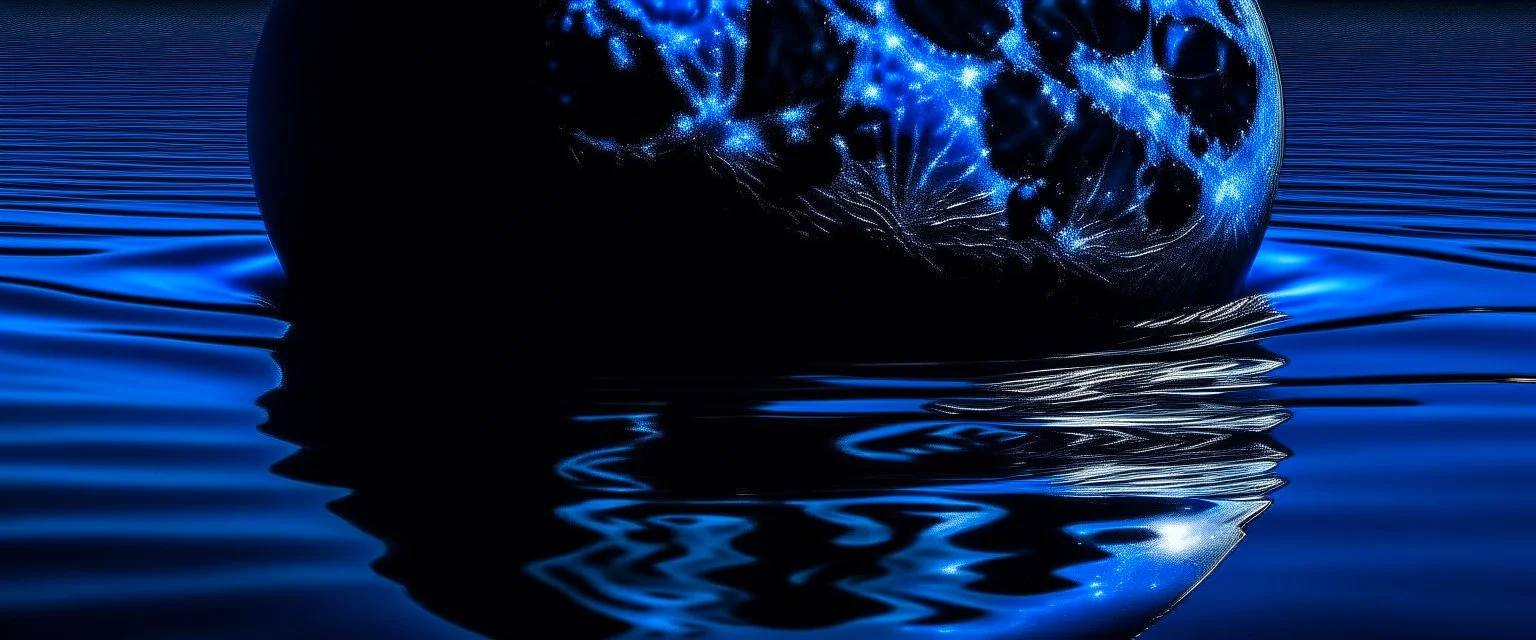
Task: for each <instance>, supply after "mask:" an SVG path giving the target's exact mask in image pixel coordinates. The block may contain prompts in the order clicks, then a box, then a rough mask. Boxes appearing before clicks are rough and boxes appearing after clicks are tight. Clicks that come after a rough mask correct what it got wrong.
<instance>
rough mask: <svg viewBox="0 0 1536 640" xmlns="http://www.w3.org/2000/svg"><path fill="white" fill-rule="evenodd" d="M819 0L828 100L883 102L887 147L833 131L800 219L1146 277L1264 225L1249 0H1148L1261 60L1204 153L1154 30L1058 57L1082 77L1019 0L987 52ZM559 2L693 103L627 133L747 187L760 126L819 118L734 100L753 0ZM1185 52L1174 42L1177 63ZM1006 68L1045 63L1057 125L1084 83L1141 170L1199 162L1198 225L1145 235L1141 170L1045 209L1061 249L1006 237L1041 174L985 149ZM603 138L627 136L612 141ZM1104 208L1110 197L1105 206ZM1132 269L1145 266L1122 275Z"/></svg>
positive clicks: (1271, 104) (921, 244)
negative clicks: (844, 64)
mask: <svg viewBox="0 0 1536 640" xmlns="http://www.w3.org/2000/svg"><path fill="white" fill-rule="evenodd" d="M812 2H813V4H814V5H815V6H816V7H817V8H818V9H819V10H820V11H822V12H824V13H825V15H826V22H827V25H828V26H829V27H830V29H831V33H832V37H835V38H836V39H837V40H840V41H841V42H842V43H844V44H846V45H849V46H852V47H853V48H854V54H853V60H852V67H851V72H850V74H851V75H850V76H849V77H848V79H847V81H846V83H845V84H844V87H843V96H842V98H841V104H840V105H838V108H839V111H840V112H842V113H846V112H848V111H849V110H850V109H853V108H855V107H860V106H867V107H872V108H877V109H879V110H880V111H881V112H882V113H884V114H886V115H887V116H888V117H887V119H886V120H885V121H884V122H877V123H874V125H873V126H874V127H875V129H874V130H873V131H872V133H875V134H876V135H877V136H878V137H879V138H880V139H881V140H882V141H883V142H882V144H883V145H884V148H883V149H882V150H881V152H880V153H881V156H880V157H879V158H877V159H876V160H874V161H873V162H863V161H858V160H855V159H854V157H853V156H852V155H850V154H849V153H848V151H847V149H848V148H847V146H846V145H845V144H841V143H840V141H839V148H841V149H843V150H844V157H843V169H842V172H841V174H840V175H839V177H838V178H837V179H836V180H835V181H834V183H833V184H832V185H830V186H829V187H827V188H826V189H817V190H814V191H813V192H812V193H811V194H809V195H807V196H805V197H802V198H798V199H796V200H795V202H796V204H794V205H793V206H791V207H790V209H791V210H789V211H787V212H786V213H788V214H790V215H792V216H796V217H797V218H800V219H802V220H803V221H805V223H806V224H807V225H808V228H811V229H822V230H825V229H826V225H829V224H831V225H857V226H859V227H860V228H862V229H865V230H866V231H869V232H871V233H876V234H880V235H883V236H885V237H886V238H888V239H889V240H890V241H892V242H893V243H895V244H896V245H900V246H903V247H906V248H907V249H911V250H914V251H916V252H917V253H918V254H920V255H926V252H927V251H928V250H930V249H934V248H938V247H948V248H951V249H961V250H963V251H965V252H968V253H971V254H976V255H984V256H1023V257H1024V258H1025V259H1033V258H1035V257H1038V256H1040V255H1041V253H1042V252H1044V254H1045V255H1051V256H1055V257H1056V258H1057V259H1060V260H1065V261H1067V262H1069V263H1071V264H1072V265H1074V268H1078V269H1083V270H1086V271H1087V272H1089V273H1094V274H1097V275H1099V277H1102V278H1111V277H1114V278H1119V277H1127V278H1131V279H1135V280H1138V281H1142V282H1145V281H1146V280H1145V279H1146V277H1148V276H1147V275H1146V273H1147V270H1148V266H1147V261H1148V256H1149V255H1152V254H1153V253H1155V252H1157V251H1160V250H1163V249H1166V248H1169V247H1177V248H1176V249H1171V250H1170V251H1171V253H1174V254H1178V255H1179V256H1180V258H1179V260H1181V261H1182V262H1180V263H1179V264H1175V265H1169V266H1168V267H1167V269H1168V270H1169V272H1170V273H1172V274H1175V275H1171V276H1169V277H1170V278H1174V279H1175V281H1178V279H1187V278H1189V277H1190V276H1189V274H1190V273H1193V272H1197V271H1199V269H1198V268H1197V267H1200V266H1201V265H1202V264H1204V263H1203V262H1202V261H1207V262H1209V263H1210V264H1211V265H1215V264H1216V261H1218V260H1222V259H1225V256H1226V255H1228V252H1229V251H1231V250H1234V249H1233V248H1234V247H1241V246H1252V245H1253V244H1254V243H1255V242H1256V238H1257V236H1258V234H1260V233H1261V232H1262V226H1263V223H1264V220H1265V218H1266V215H1267V213H1268V205H1269V202H1270V196H1271V194H1272V190H1273V185H1274V184H1275V180H1276V176H1277V170H1278V166H1279V158H1280V142H1281V137H1282V136H1281V126H1282V123H1281V112H1280V93H1279V92H1280V88H1279V75H1278V71H1277V69H1276V64H1275V60H1274V58H1273V55H1272V53H1271V51H1270V46H1269V44H1268V34H1267V30H1266V28H1265V26H1264V22H1263V18H1262V17H1261V16H1260V14H1259V13H1258V11H1257V9H1256V8H1255V7H1254V6H1253V4H1252V3H1251V2H1234V3H1231V5H1232V6H1233V7H1235V8H1236V11H1237V12H1238V16H1239V17H1240V18H1241V20H1239V23H1238V24H1234V23H1232V22H1229V21H1228V20H1227V19H1225V18H1224V17H1223V16H1222V12H1221V9H1220V8H1219V7H1218V6H1217V5H1218V3H1217V2H1215V1H1214V0H1158V1H1155V2H1151V3H1150V8H1151V21H1152V22H1153V23H1157V22H1158V21H1160V20H1162V19H1164V18H1168V19H1174V20H1183V19H1192V18H1198V19H1200V20H1202V21H1204V22H1205V23H1206V24H1210V25H1215V28H1217V29H1219V30H1220V32H1221V33H1222V34H1224V36H1225V37H1227V38H1230V39H1231V40H1232V41H1233V42H1234V43H1236V46H1238V47H1239V48H1240V49H1241V50H1242V52H1243V53H1245V54H1246V55H1247V56H1249V57H1250V58H1251V59H1252V60H1253V62H1254V63H1255V64H1256V66H1257V69H1258V80H1257V81H1258V85H1259V86H1258V105H1257V111H1256V113H1255V115H1254V122H1253V125H1252V127H1251V130H1249V131H1248V132H1247V133H1246V135H1244V136H1242V138H1241V139H1240V142H1238V143H1237V144H1235V145H1234V146H1233V147H1232V148H1230V149H1226V150H1224V151H1220V152H1218V151H1216V150H1205V151H1202V152H1200V153H1196V152H1195V151H1194V150H1192V149H1191V148H1190V142H1189V140H1190V139H1191V135H1192V134H1193V133H1195V132H1196V127H1195V126H1194V125H1193V124H1192V121H1191V117H1190V116H1189V115H1186V114H1184V113H1182V112H1180V111H1179V110H1178V109H1176V108H1175V101H1174V98H1173V89H1172V85H1171V84H1170V82H1169V79H1168V77H1167V75H1166V74H1165V73H1164V72H1163V71H1162V70H1161V69H1160V68H1159V67H1158V65H1157V63H1156V62H1155V60H1154V52H1153V49H1154V47H1153V44H1152V41H1153V40H1154V38H1153V37H1151V36H1149V37H1147V38H1146V39H1145V41H1144V42H1143V43H1142V45H1141V46H1140V47H1138V48H1137V49H1135V50H1134V51H1132V52H1130V53H1128V54H1126V55H1122V56H1117V57H1106V56H1103V55H1100V54H1098V53H1097V52H1094V51H1092V50H1090V49H1088V48H1087V47H1085V46H1082V45H1079V46H1078V48H1077V50H1076V51H1075V52H1073V53H1072V54H1071V55H1070V59H1069V60H1068V66H1069V72H1070V73H1071V75H1072V76H1073V77H1074V78H1076V80H1077V83H1076V86H1068V85H1067V84H1063V82H1061V81H1059V80H1058V79H1056V78H1055V77H1054V76H1053V75H1052V74H1051V73H1050V72H1049V71H1048V70H1047V69H1045V68H1044V66H1043V64H1044V63H1043V62H1042V61H1043V58H1042V54H1041V53H1040V52H1039V51H1037V50H1036V49H1035V47H1034V45H1033V44H1031V41H1030V39H1029V36H1028V34H1027V33H1026V26H1025V25H1026V20H1025V18H1026V7H1025V3H1024V0H1009V1H1004V2H1000V3H999V5H1000V6H1002V7H1004V8H1005V9H1006V10H1007V12H1008V13H1009V15H1010V17H1011V27H1010V28H1009V30H1008V31H1007V32H1006V33H1003V34H1001V36H1000V38H999V39H998V40H997V44H996V46H995V50H994V51H993V52H991V54H990V55H988V56H979V55H972V54H967V53H961V52H956V51H949V50H945V49H942V48H940V47H938V46H937V45H935V44H934V43H932V42H930V41H929V40H928V39H927V38H925V37H924V36H923V35H921V34H920V33H918V32H917V31H915V30H914V29H913V28H912V27H911V26H910V25H909V24H908V23H907V22H906V21H904V20H903V19H902V18H901V17H900V16H899V15H898V14H899V12H897V11H892V10H891V8H890V7H889V6H888V5H887V4H885V3H884V2H879V1H875V0H812ZM566 7H567V12H566V18H565V19H566V21H567V23H574V22H579V23H580V24H582V25H585V27H586V29H587V31H588V32H589V33H590V34H591V35H592V36H593V37H599V38H600V37H606V38H609V41H610V42H611V43H613V46H614V47H615V53H614V63H615V65H616V66H617V67H619V68H623V67H625V66H627V64H628V63H629V59H630V56H629V55H627V54H621V48H622V47H621V45H620V43H635V46H640V45H639V43H642V42H643V43H646V44H645V46H648V47H650V48H651V49H652V50H654V51H655V53H656V54H657V55H658V56H660V58H661V60H662V62H663V64H664V65H665V67H666V69H667V73H668V74H669V76H670V78H671V80H672V82H673V84H674V85H676V87H677V88H678V89H679V90H681V92H682V93H683V95H685V96H686V97H687V99H688V102H689V103H690V105H691V106H690V107H689V110H688V111H687V112H686V113H682V114H678V118H679V120H678V122H679V126H677V127H674V128H673V129H672V130H669V131H660V132H657V133H656V134H655V135H654V136H653V137H652V138H651V139H649V140H647V141H645V142H642V143H638V144H637V145H635V149H645V150H650V149H659V148H674V147H676V146H678V145H681V144H687V145H691V146H693V147H695V148H698V149H702V150H705V151H707V152H709V153H710V154H711V155H712V157H714V158H715V159H716V160H718V161H719V162H722V163H724V164H725V165H726V166H728V167H729V168H730V169H731V173H732V174H733V175H736V176H738V177H739V178H741V180H742V184H743V187H744V188H747V189H749V190H750V189H751V188H752V184H753V179H752V178H751V177H750V176H753V175H755V174H757V173H759V172H762V171H768V170H771V169H772V167H773V166H774V165H775V163H776V162H777V160H776V158H775V157H774V154H773V152H772V150H771V149H770V148H769V147H767V146H765V145H764V144H763V143H762V140H761V136H760V135H759V133H758V132H759V130H760V128H767V127H779V128H781V130H782V131H783V132H784V134H785V137H786V139H788V140H789V141H790V142H792V143H794V144H800V143H804V142H806V141H808V140H809V139H810V136H811V134H812V131H811V130H810V129H808V128H806V126H805V125H804V123H803V122H802V118H803V115H804V111H803V110H804V108H805V106H791V107H788V108H786V109H784V110H782V111H780V112H778V113H776V114H768V115H766V116H757V115H749V114H742V113H739V112H738V108H737V107H738V105H739V103H740V101H741V96H742V92H743V91H744V87H745V85H744V80H743V79H744V78H745V77H746V73H747V71H746V67H745V65H746V56H747V51H748V49H749V47H750V45H751V43H750V42H749V40H748V35H747V34H748V32H749V30H748V28H747V25H748V23H749V21H750V20H751V18H752V16H751V15H750V13H751V7H750V3H749V2H747V1H746V0H714V1H712V2H709V3H707V4H704V3H699V2H696V1H694V0H568V3H567V5H566ZM850 11H857V12H858V13H862V14H866V15H868V16H873V17H874V21H873V23H866V22H864V21H863V20H864V19H863V18H862V17H861V16H860V15H858V14H856V13H850ZM610 13H611V14H616V15H620V16H623V17H624V19H625V23H624V25H632V26H624V25H621V24H619V23H617V22H605V21H604V20H603V18H602V17H601V16H603V15H606V14H610ZM1189 33H1190V28H1189V27H1187V26H1184V24H1183V23H1181V22H1175V23H1174V26H1173V27H1172V29H1171V32H1170V35H1169V36H1168V38H1167V41H1168V42H1169V43H1171V46H1173V47H1174V48H1175V49H1177V45H1179V43H1180V42H1182V41H1183V40H1184V39H1186V38H1187V37H1188V35H1189ZM1223 55H1225V54H1223ZM1179 61H1180V58H1178V57H1177V55H1174V57H1173V58H1172V63H1173V64H1177V63H1179ZM1006 66H1012V67H1013V68H1016V69H1019V70H1022V71H1024V72H1028V73H1030V74H1032V76H1033V77H1036V78H1039V79H1040V80H1041V82H1042V83H1043V86H1042V87H1041V90H1042V91H1043V92H1044V93H1045V95H1047V96H1049V97H1050V102H1051V105H1052V107H1051V108H1053V109H1054V110H1055V111H1056V112H1057V113H1058V114H1059V115H1060V116H1061V117H1062V118H1063V120H1064V121H1065V122H1067V123H1068V124H1070V123H1072V122H1075V121H1076V119H1077V118H1078V117H1079V116H1078V114H1077V113H1076V108H1077V107H1076V105H1077V101H1078V99H1079V98H1086V99H1087V100H1088V104H1089V105H1091V106H1090V107H1089V108H1092V109H1094V110H1097V111H1100V112H1102V113H1104V114H1107V116H1108V117H1109V118H1111V119H1112V120H1113V121H1114V122H1115V123H1117V124H1118V125H1119V126H1122V127H1124V128H1125V129H1126V130H1127V131H1129V132H1130V133H1131V134H1133V135H1135V136H1136V137H1137V138H1139V139H1140V141H1141V142H1142V143H1144V145H1145V147H1146V150H1147V153H1146V157H1145V160H1143V161H1142V162H1141V165H1140V167H1138V168H1137V170H1138V171H1147V170H1150V169H1151V168H1153V167H1156V166H1158V164H1159V163H1160V162H1162V161H1163V160H1164V159H1165V158H1172V159H1175V160H1177V161H1178V162H1180V163H1182V164H1183V165H1185V166H1188V167H1190V168H1192V169H1193V171H1194V173H1195V174H1196V175H1197V176H1199V178H1200V179H1201V180H1200V182H1201V184H1202V187H1201V189H1200V193H1199V196H1198V198H1199V202H1198V205H1197V208H1196V210H1195V212H1194V214H1193V220H1194V222H1193V223H1192V226H1190V227H1189V228H1187V229H1185V230H1183V231H1181V232H1180V233H1179V234H1178V235H1176V236H1175V237H1173V238H1170V239H1163V240H1154V239H1150V238H1149V235H1148V224H1150V223H1147V222H1141V221H1135V220H1141V219H1143V218H1145V216H1146V214H1144V212H1143V207H1144V205H1145V203H1146V202H1147V201H1148V199H1149V198H1150V197H1151V195H1152V189H1153V186H1152V185H1150V184H1146V183H1144V182H1139V183H1135V186H1132V187H1130V188H1131V189H1134V190H1135V193H1133V194H1129V197H1121V195H1120V194H1113V193H1106V194H1101V195H1102V196H1103V202H1098V203H1095V202H1090V201H1086V200H1085V201H1083V202H1079V203H1077V204H1076V205H1074V206H1073V207H1072V210H1070V211H1067V210H1061V211H1054V212H1050V213H1048V214H1041V218H1042V219H1041V222H1042V224H1046V225H1047V227H1046V228H1048V229H1053V228H1056V227H1058V226H1059V227H1060V228H1061V229H1062V231H1061V232H1060V233H1058V234H1056V236H1055V239H1056V246H1055V247H1038V246H1035V245H1033V244H1032V243H1029V242H1021V241H1017V240H1014V239H1011V238H1010V237H1009V234H1008V232H1007V230H1008V229H1007V227H1008V223H1007V221H1006V220H1005V219H1004V213H1005V203H1006V201H1007V197H1008V195H1009V194H1010V193H1015V192H1017V193H1020V194H1021V195H1022V194H1028V193H1033V191H1034V189H1035V188H1036V186H1037V185H1036V184H1035V182H1036V180H1037V178H1036V177H1022V178H1020V177H1014V178H1010V177H1007V176H1005V175H1003V174H1002V173H1000V172H999V171H998V170H997V169H996V168H994V167H993V165H992V163H991V162H990V161H989V158H990V157H991V156H992V149H991V148H990V146H989V144H988V142H987V139H986V129H987V127H988V126H989V123H991V122H992V121H993V114H991V113H989V111H988V108H987V105H986V101H985V99H984V94H985V92H986V91H987V90H988V88H989V87H991V86H992V85H994V84H995V83H996V81H997V78H998V76H999V74H1000V73H1002V72H1003V70H1004V68H1005V67H1006ZM684 122H686V123H687V124H686V125H684V124H682V123H684ZM1036 124H1037V125H1039V123H1038V122H1037V123H1036ZM1041 126H1043V125H1041ZM1064 135H1065V133H1063V132H1050V133H1048V134H1045V138H1046V139H1054V142H1051V143H1050V144H1051V145H1056V144H1061V143H1062V140H1063V139H1064V138H1063V136H1064ZM602 148H603V149H605V150H607V151H610V152H615V153H619V152H623V151H624V149H623V148H622V147H620V146H613V145H603V146H602ZM1089 200H1092V197H1090V198H1089ZM1106 206H1107V207H1110V210H1108V211H1103V210H1101V209H1103V208H1104V207H1106ZM1138 216H1141V217H1142V218H1138ZM1133 219H1134V220H1133ZM1210 268H1218V267H1215V266H1211V267H1210ZM1132 272H1142V274H1143V275H1139V276H1132V275H1123V276H1122V275H1116V274H1130V273H1132Z"/></svg>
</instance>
